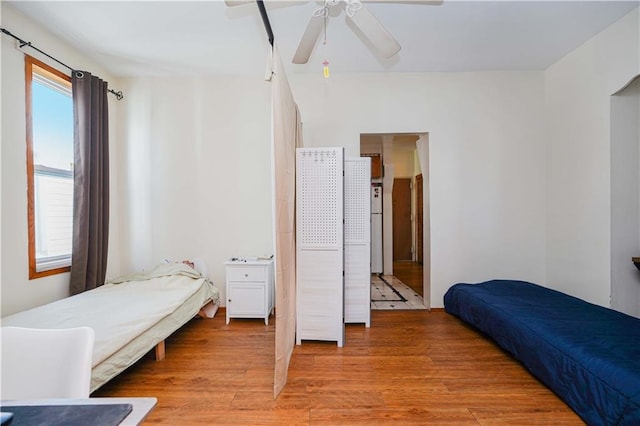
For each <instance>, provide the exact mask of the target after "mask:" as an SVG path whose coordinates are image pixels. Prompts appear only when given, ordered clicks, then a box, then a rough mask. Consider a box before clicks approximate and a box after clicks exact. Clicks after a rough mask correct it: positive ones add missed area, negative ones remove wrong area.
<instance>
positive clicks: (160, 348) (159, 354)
mask: <svg viewBox="0 0 640 426" xmlns="http://www.w3.org/2000/svg"><path fill="white" fill-rule="evenodd" d="M163 359H164V340H163V341H161V342H159V343H158V344H157V345H156V361H161V360H163Z"/></svg>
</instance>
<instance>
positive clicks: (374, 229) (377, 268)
mask: <svg viewBox="0 0 640 426" xmlns="http://www.w3.org/2000/svg"><path fill="white" fill-rule="evenodd" d="M371 273H372V274H381V273H382V184H381V183H372V184H371Z"/></svg>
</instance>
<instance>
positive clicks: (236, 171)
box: [119, 76, 273, 301]
mask: <svg viewBox="0 0 640 426" xmlns="http://www.w3.org/2000/svg"><path fill="white" fill-rule="evenodd" d="M126 83H127V85H126V91H127V97H128V100H129V102H127V103H125V104H124V105H123V114H122V117H121V119H122V122H123V123H124V126H123V129H126V131H123V134H122V146H121V147H120V151H121V153H122V158H121V161H120V164H121V167H120V171H119V173H120V177H121V183H120V192H121V195H122V198H121V200H120V205H121V206H122V209H121V212H120V213H121V215H122V217H123V223H122V233H123V236H122V238H121V247H120V251H121V253H122V258H121V261H122V269H123V271H134V270H139V269H142V268H147V267H149V266H152V265H154V264H155V263H157V262H159V261H162V260H163V259H165V258H169V259H174V260H181V259H187V258H194V257H201V258H203V259H204V260H205V261H206V262H207V265H208V269H209V275H210V278H211V279H212V280H213V282H214V283H215V284H216V286H217V287H218V288H219V289H220V290H221V292H222V294H223V299H222V300H223V301H224V300H225V299H224V292H225V270H224V264H223V263H224V261H225V260H227V259H229V258H231V257H234V256H253V255H264V254H272V253H273V237H272V230H271V226H272V219H271V218H272V209H271V169H270V167H271V145H270V144H271V124H270V123H271V122H270V93H271V92H270V90H271V88H270V83H268V82H265V81H263V80H262V79H259V78H250V77H225V76H217V77H208V78H196V77H175V78H147V79H143V78H136V79H128V80H127V82H126Z"/></svg>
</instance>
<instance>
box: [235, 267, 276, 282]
mask: <svg viewBox="0 0 640 426" xmlns="http://www.w3.org/2000/svg"><path fill="white" fill-rule="evenodd" d="M227 279H228V280H229V281H266V280H267V268H264V267H255V266H233V267H230V268H227Z"/></svg>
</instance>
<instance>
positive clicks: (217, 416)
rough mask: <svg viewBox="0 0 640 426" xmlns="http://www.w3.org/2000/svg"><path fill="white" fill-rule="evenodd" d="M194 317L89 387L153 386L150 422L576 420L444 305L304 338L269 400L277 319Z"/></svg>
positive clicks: (140, 392)
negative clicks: (330, 335)
mask: <svg viewBox="0 0 640 426" xmlns="http://www.w3.org/2000/svg"><path fill="white" fill-rule="evenodd" d="M224 318H225V315H224V310H221V312H218V314H217V315H216V317H215V318H213V319H200V318H197V319H194V320H192V321H191V322H190V323H189V324H187V325H186V326H185V327H183V328H182V329H181V330H179V331H178V332H176V333H175V334H174V335H173V336H172V337H170V338H169V339H167V342H166V358H165V359H164V360H162V361H154V360H153V357H152V355H153V353H151V354H148V355H147V356H146V357H145V358H143V359H142V360H140V361H139V362H138V363H137V364H136V365H134V366H133V367H131V368H130V369H129V370H127V371H125V372H124V373H123V374H121V375H120V376H119V377H117V378H115V379H114V380H112V381H111V382H110V383H108V384H106V385H105V386H103V387H102V388H101V389H99V390H98V391H96V392H95V393H94V394H93V396H104V397H106V396H155V397H157V398H158V405H157V406H156V408H155V409H154V410H153V411H152V412H151V414H150V416H149V417H148V419H147V422H146V424H166V425H218V424H220V425H222V424H226V425H365V424H366V425H386V424H391V423H393V424H421V425H425V424H429V425H530V424H531V425H534V424H535V425H550V424H553V425H554V426H558V425H582V424H584V423H583V422H582V421H581V420H580V418H579V417H578V416H577V415H576V414H575V413H574V412H573V411H572V410H571V409H570V408H568V407H567V406H566V405H565V404H564V403H563V402H562V401H561V400H560V399H558V398H557V397H556V396H555V395H554V394H553V393H552V392H551V391H550V390H548V389H547V388H546V387H545V386H544V385H542V384H540V382H538V381H537V380H536V379H535V378H534V377H533V376H531V375H530V374H529V373H528V372H527V370H525V369H524V368H523V367H522V366H521V365H520V364H519V363H518V362H517V361H515V360H514V359H513V358H511V357H510V356H509V355H508V354H506V353H505V352H503V351H502V350H500V349H499V348H498V347H497V346H495V345H494V344H493V343H492V342H491V341H490V340H488V339H486V338H485V337H484V336H482V335H480V334H478V333H477V332H476V331H474V330H473V329H471V328H470V327H468V326H466V325H465V324H463V323H462V322H460V321H459V320H458V319H456V318H454V317H452V316H450V315H448V314H447V313H445V312H444V311H442V310H433V311H373V312H372V319H371V328H368V329H367V328H365V327H364V325H361V324H351V325H347V327H346V338H345V346H344V347H343V348H338V347H337V346H336V344H335V342H333V343H332V342H313V341H303V342H302V345H300V346H296V347H295V350H294V353H293V357H292V359H291V366H290V369H289V381H288V385H287V386H286V388H285V389H284V391H283V392H282V394H281V395H280V396H279V398H278V399H276V400H274V399H273V364H274V338H275V327H274V323H275V321H274V320H273V318H272V320H271V321H270V324H269V326H265V324H264V321H263V320H260V319H255V320H253V319H232V320H231V323H230V324H229V325H225V321H224Z"/></svg>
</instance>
